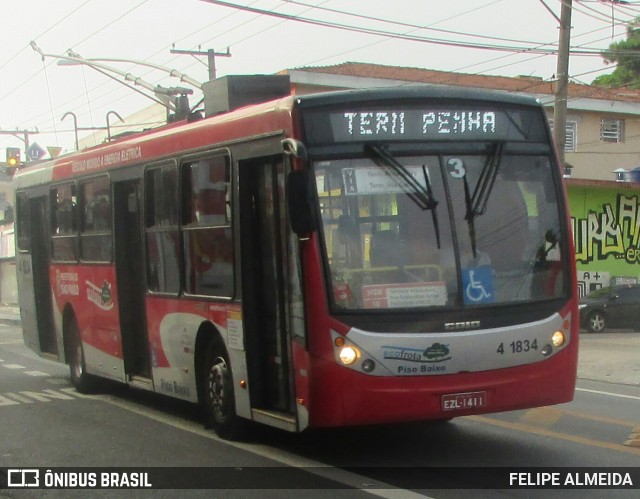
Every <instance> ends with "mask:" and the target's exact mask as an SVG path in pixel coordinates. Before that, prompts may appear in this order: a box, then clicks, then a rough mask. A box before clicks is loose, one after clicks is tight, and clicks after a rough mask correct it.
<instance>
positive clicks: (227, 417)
mask: <svg viewBox="0 0 640 499" xmlns="http://www.w3.org/2000/svg"><path fill="white" fill-rule="evenodd" d="M202 376H203V378H202V381H203V383H202V386H203V388H204V389H203V406H204V413H205V420H206V423H207V426H208V427H212V428H213V429H214V430H215V431H216V433H217V434H218V435H219V436H220V437H222V438H225V439H228V440H237V439H239V438H241V436H242V434H243V433H244V424H243V421H242V420H240V418H238V416H237V415H236V410H235V399H234V392H233V378H232V375H231V369H230V367H229V359H228V357H227V355H226V354H225V353H224V352H223V351H222V348H220V347H219V346H218V345H217V343H216V342H215V341H212V343H211V345H210V346H209V348H208V350H207V354H206V358H205V363H204V367H203V370H202Z"/></svg>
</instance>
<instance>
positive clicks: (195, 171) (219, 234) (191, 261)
mask: <svg viewBox="0 0 640 499" xmlns="http://www.w3.org/2000/svg"><path fill="white" fill-rule="evenodd" d="M182 174H183V181H182V185H183V190H182V195H183V204H182V206H183V244H184V256H185V258H184V261H185V291H186V292H187V293H190V294H196V295H208V296H219V297H232V296H233V291H234V285H233V282H234V274H233V238H232V231H231V210H230V209H229V206H230V204H229V203H230V193H231V168H230V160H229V157H228V156H226V155H216V156H211V157H208V158H203V159H199V160H196V161H193V162H189V163H185V164H183V165H182Z"/></svg>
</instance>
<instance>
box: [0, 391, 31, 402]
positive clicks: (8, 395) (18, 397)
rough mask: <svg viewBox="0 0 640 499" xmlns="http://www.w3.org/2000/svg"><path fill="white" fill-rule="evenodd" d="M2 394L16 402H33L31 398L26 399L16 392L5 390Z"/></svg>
mask: <svg viewBox="0 0 640 499" xmlns="http://www.w3.org/2000/svg"><path fill="white" fill-rule="evenodd" d="M2 395H4V396H5V397H9V398H12V399H14V400H17V401H18V402H22V403H23V404H33V400H31V399H28V398H27V397H23V396H22V395H18V394H17V393H11V392H7V393H3V394H2Z"/></svg>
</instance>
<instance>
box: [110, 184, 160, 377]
mask: <svg viewBox="0 0 640 499" xmlns="http://www.w3.org/2000/svg"><path fill="white" fill-rule="evenodd" d="M140 193H141V186H140V180H139V179H134V180H126V181H121V182H115V183H114V203H113V206H114V220H115V251H116V278H117V282H118V303H119V314H120V334H121V337H122V351H123V357H124V368H125V372H126V373H127V376H128V379H129V381H130V382H131V381H136V380H138V381H139V380H140V379H139V378H145V379H149V378H150V377H151V372H150V366H149V343H148V339H147V328H146V313H145V292H146V288H145V282H144V272H143V268H144V266H143V265H142V264H141V262H143V261H144V255H143V246H142V219H141V217H142V213H141V210H140V203H141V195H140Z"/></svg>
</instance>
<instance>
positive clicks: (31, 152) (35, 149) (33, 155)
mask: <svg viewBox="0 0 640 499" xmlns="http://www.w3.org/2000/svg"><path fill="white" fill-rule="evenodd" d="M45 154H47V151H45V150H44V149H43V148H42V147H40V146H39V145H38V144H37V143H36V142H34V143H33V144H31V145H30V146H29V148H28V149H27V158H29V159H30V160H31V161H36V160H38V159H41V158H42V157H43V156H44V155H45Z"/></svg>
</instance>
